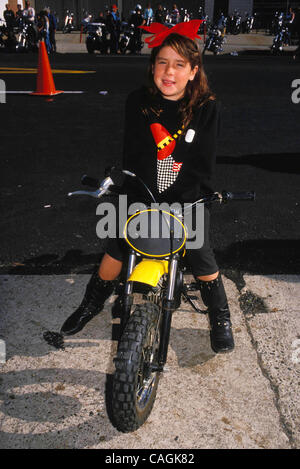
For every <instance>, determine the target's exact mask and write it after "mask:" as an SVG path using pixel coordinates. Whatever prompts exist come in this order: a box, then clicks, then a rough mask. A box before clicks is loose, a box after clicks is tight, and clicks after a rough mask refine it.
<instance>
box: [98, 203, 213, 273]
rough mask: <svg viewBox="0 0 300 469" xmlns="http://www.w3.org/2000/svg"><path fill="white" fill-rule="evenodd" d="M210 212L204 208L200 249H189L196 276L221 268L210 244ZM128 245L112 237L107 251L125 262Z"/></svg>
mask: <svg viewBox="0 0 300 469" xmlns="http://www.w3.org/2000/svg"><path fill="white" fill-rule="evenodd" d="M209 230H210V213H209V210H208V209H207V208H205V210H204V243H203V246H202V247H201V248H199V249H187V250H186V255H185V258H184V259H185V262H186V265H187V267H189V268H190V269H191V271H192V273H193V275H194V276H195V277H200V276H205V275H211V274H214V273H215V272H217V271H218V270H219V267H218V265H217V263H216V260H215V256H214V252H213V250H212V248H211V246H210V240H209ZM128 249H129V247H128V245H127V243H126V241H124V240H123V239H119V238H111V239H109V241H108V245H107V249H106V253H107V254H109V255H110V256H111V257H113V258H114V259H117V260H118V261H121V262H124V261H125V260H126V256H128Z"/></svg>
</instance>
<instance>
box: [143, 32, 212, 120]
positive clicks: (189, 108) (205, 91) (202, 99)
mask: <svg viewBox="0 0 300 469" xmlns="http://www.w3.org/2000/svg"><path fill="white" fill-rule="evenodd" d="M166 46H169V47H172V49H174V50H175V51H176V52H177V53H178V54H179V55H181V56H182V57H184V58H185V59H186V60H187V61H188V62H189V63H190V66H191V68H192V69H194V68H195V67H196V66H198V71H197V73H196V75H195V77H194V80H193V81H189V82H188V83H187V86H186V88H185V94H184V97H183V99H182V101H181V103H180V107H179V112H180V114H181V118H182V123H183V125H184V127H185V128H187V126H188V125H189V123H190V122H191V120H192V118H193V115H194V111H195V109H196V108H197V107H200V106H202V105H203V104H204V103H206V102H207V101H209V100H213V99H215V95H214V94H213V93H212V91H211V90H210V88H209V85H208V81H207V76H206V73H205V71H204V68H203V64H202V56H201V52H200V50H199V48H198V45H197V43H196V41H193V40H191V39H189V38H187V37H185V36H181V35H180V34H175V33H173V34H170V35H169V36H168V37H167V38H166V39H165V40H164V42H163V43H162V44H161V45H160V46H158V47H154V48H153V49H152V51H151V55H150V65H149V70H148V81H149V84H148V92H149V94H150V97H152V98H154V99H153V100H151V101H153V102H155V101H156V100H155V98H156V97H158V96H159V95H160V92H159V90H158V88H157V86H156V85H155V83H154V80H153V72H152V68H153V66H154V64H155V60H156V57H157V55H158V53H159V51H160V50H161V49H162V48H163V47H166ZM151 110H152V112H154V113H155V114H157V115H159V114H160V112H161V110H160V109H159V105H155V104H154V105H151ZM144 112H147V109H145V110H144Z"/></svg>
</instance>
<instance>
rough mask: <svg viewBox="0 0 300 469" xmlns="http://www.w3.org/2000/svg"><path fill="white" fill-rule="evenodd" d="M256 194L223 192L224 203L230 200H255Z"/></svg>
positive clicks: (249, 192) (250, 192)
mask: <svg viewBox="0 0 300 469" xmlns="http://www.w3.org/2000/svg"><path fill="white" fill-rule="evenodd" d="M255 195H256V194H255V192H254V191H248V192H226V191H223V192H222V202H227V201H228V200H240V201H242V200H248V201H249V200H252V201H253V200H255Z"/></svg>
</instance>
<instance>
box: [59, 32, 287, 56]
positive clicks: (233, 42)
mask: <svg viewBox="0 0 300 469" xmlns="http://www.w3.org/2000/svg"><path fill="white" fill-rule="evenodd" d="M147 36H149V35H146V37H147ZM144 37H145V35H144ZM80 38H81V39H82V42H80ZM85 39H86V34H83V35H82V37H81V34H80V32H79V31H74V32H72V33H71V34H62V33H61V32H58V33H57V34H56V42H57V52H60V53H62V54H64V53H87V50H86V46H85ZM272 42H273V36H269V35H267V34H266V33H262V32H259V33H255V32H251V33H250V34H238V35H236V36H232V35H230V34H229V35H226V42H225V44H224V51H223V54H228V53H230V52H233V51H244V50H266V51H268V50H269V49H270V47H271V45H272ZM200 43H202V44H203V39H202V41H200ZM295 48H296V47H295V46H288V47H285V48H284V50H285V51H288V50H294V49H295ZM150 51H151V50H149V49H148V47H147V45H144V48H143V50H142V54H149V53H150ZM208 54H209V53H208Z"/></svg>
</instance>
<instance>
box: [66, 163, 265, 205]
mask: <svg viewBox="0 0 300 469" xmlns="http://www.w3.org/2000/svg"><path fill="white" fill-rule="evenodd" d="M113 170H116V168H115V167H113ZM117 171H120V172H121V173H123V174H125V175H127V176H130V177H133V178H136V179H137V180H138V181H139V182H140V183H141V184H142V185H144V187H145V189H146V190H147V191H148V195H150V197H151V199H152V202H153V201H154V202H156V201H155V198H154V197H153V194H152V193H151V191H150V189H149V188H148V187H147V186H146V184H145V183H144V182H143V180H142V179H141V178H140V177H139V176H136V175H135V174H134V173H132V172H131V171H128V170H117ZM106 175H107V177H106V178H105V179H104V180H103V181H102V182H100V181H99V179H96V178H93V177H90V176H87V175H86V174H85V175H83V176H82V178H81V183H82V184H83V185H85V186H90V187H93V188H97V190H96V191H76V192H69V194H68V195H69V196H72V195H89V196H91V197H95V198H97V199H99V198H100V197H102V196H103V195H108V194H112V193H113V194H120V193H122V189H121V187H120V186H116V185H115V184H114V182H113V180H112V179H111V177H110V175H109V171H108V168H107V169H106ZM255 195H256V194H255V192H254V191H245V192H229V191H222V192H221V193H219V192H214V193H213V194H210V195H207V196H205V197H203V198H201V199H199V200H196V201H195V202H193V203H191V204H189V205H187V206H186V207H185V208H192V207H193V206H194V205H196V204H197V203H211V202H219V203H227V202H228V201H231V200H235V201H254V200H255Z"/></svg>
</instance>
